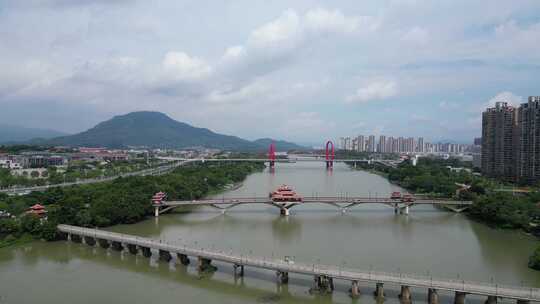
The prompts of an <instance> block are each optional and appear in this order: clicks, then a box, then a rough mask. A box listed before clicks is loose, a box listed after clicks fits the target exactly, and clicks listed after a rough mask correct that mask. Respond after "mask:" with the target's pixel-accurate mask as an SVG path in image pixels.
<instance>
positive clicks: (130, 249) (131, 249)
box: [127, 244, 137, 254]
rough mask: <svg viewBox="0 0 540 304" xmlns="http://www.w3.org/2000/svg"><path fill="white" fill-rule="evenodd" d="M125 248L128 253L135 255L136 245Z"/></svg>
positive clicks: (128, 245)
mask: <svg viewBox="0 0 540 304" xmlns="http://www.w3.org/2000/svg"><path fill="white" fill-rule="evenodd" d="M127 248H128V251H129V253H131V254H137V245H133V244H127Z"/></svg>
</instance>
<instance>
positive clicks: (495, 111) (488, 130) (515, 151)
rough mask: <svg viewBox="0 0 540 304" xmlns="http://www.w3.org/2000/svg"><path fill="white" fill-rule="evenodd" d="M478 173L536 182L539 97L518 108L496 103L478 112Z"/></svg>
mask: <svg viewBox="0 0 540 304" xmlns="http://www.w3.org/2000/svg"><path fill="white" fill-rule="evenodd" d="M482 174H484V175H486V176H489V177H495V178H501V179H505V180H508V181H512V182H520V183H527V184H530V183H535V182H538V181H539V180H540V96H531V97H529V99H528V102H527V103H523V104H521V105H520V106H518V107H514V106H511V105H509V104H508V103H507V102H497V103H496V104H495V106H494V107H491V108H488V109H486V111H484V112H483V113H482Z"/></svg>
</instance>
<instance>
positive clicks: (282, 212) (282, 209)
mask: <svg viewBox="0 0 540 304" xmlns="http://www.w3.org/2000/svg"><path fill="white" fill-rule="evenodd" d="M280 214H281V215H283V216H289V214H290V213H289V209H287V208H281V211H280Z"/></svg>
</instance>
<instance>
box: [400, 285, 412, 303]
mask: <svg viewBox="0 0 540 304" xmlns="http://www.w3.org/2000/svg"><path fill="white" fill-rule="evenodd" d="M399 298H400V299H401V301H402V302H404V303H410V302H411V290H410V289H409V286H406V285H403V286H401V293H400V294H399Z"/></svg>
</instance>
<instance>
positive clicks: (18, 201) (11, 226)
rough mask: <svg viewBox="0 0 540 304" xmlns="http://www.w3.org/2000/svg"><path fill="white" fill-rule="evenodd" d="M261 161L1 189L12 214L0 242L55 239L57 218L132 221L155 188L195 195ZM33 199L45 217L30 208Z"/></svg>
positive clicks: (144, 211)
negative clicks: (15, 191) (28, 189)
mask: <svg viewBox="0 0 540 304" xmlns="http://www.w3.org/2000/svg"><path fill="white" fill-rule="evenodd" d="M262 169H264V164H263V163H252V162H249V163H248V162H246V163H234V164H227V163H205V164H192V165H188V166H184V167H179V168H177V169H175V170H174V171H173V172H171V173H169V174H166V175H162V176H130V177H125V178H124V177H120V178H118V179H115V180H114V181H111V182H104V183H96V184H88V185H78V186H73V187H65V188H59V187H55V188H49V189H48V190H46V191H44V192H32V193H30V194H28V195H25V196H7V195H6V194H0V209H1V210H7V211H8V212H9V213H11V214H13V215H16V217H13V218H3V219H0V247H2V246H6V245H10V244H14V243H16V242H20V241H26V240H28V239H45V240H55V239H56V237H57V233H56V226H57V225H58V224H71V225H77V226H83V227H107V226H111V225H116V224H130V223H136V222H138V221H141V220H143V219H145V218H146V217H147V216H148V215H150V214H151V213H152V208H151V204H150V199H151V197H152V195H153V194H154V193H156V192H158V191H163V192H166V193H167V194H168V197H169V198H170V199H187V200H189V199H198V198H202V197H204V196H206V195H208V194H210V193H213V192H216V191H219V190H223V189H225V187H226V186H227V185H230V184H234V183H238V182H241V181H242V180H244V179H245V178H246V177H247V176H248V175H249V174H250V173H253V172H256V171H260V170H262ZM36 203H39V204H42V205H44V206H45V207H46V209H47V220H42V219H40V218H38V217H36V216H33V215H31V214H28V215H26V214H25V212H26V211H27V210H28V208H29V207H30V206H32V205H34V204H36Z"/></svg>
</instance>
